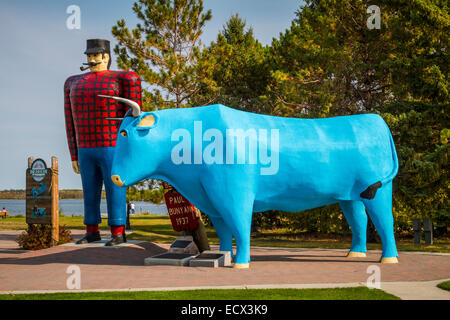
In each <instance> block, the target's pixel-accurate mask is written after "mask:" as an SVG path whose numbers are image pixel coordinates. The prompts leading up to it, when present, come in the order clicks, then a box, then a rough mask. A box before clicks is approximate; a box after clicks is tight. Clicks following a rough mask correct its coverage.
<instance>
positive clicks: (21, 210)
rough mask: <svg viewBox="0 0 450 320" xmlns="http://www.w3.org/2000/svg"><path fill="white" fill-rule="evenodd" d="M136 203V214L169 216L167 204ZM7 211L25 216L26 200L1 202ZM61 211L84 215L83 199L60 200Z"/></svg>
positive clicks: (103, 207)
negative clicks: (145, 213)
mask: <svg viewBox="0 0 450 320" xmlns="http://www.w3.org/2000/svg"><path fill="white" fill-rule="evenodd" d="M133 203H134V210H135V213H140V212H149V213H150V214H157V215H167V214H168V212H167V207H166V205H165V204H154V203H151V202H143V201H136V202H133ZM3 208H5V209H6V211H9V214H10V215H13V216H14V215H18V214H21V215H23V216H25V200H1V199H0V210H3ZM59 210H60V211H62V214H63V215H65V216H71V215H72V214H73V215H75V216H82V215H84V202H83V199H62V200H59ZM100 212H101V213H105V214H106V213H107V212H108V210H107V209H106V199H102V201H101V203H100Z"/></svg>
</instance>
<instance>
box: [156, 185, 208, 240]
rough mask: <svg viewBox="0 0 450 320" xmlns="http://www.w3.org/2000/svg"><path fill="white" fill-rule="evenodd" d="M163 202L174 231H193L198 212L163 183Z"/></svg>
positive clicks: (198, 216)
mask: <svg viewBox="0 0 450 320" xmlns="http://www.w3.org/2000/svg"><path fill="white" fill-rule="evenodd" d="M163 186H164V189H165V190H166V191H165V193H164V200H165V201H166V206H167V211H168V212H169V216H170V221H171V222H172V228H173V230H175V231H178V232H180V231H186V230H190V231H192V230H195V229H197V227H198V221H199V220H200V211H199V210H198V209H197V208H195V207H194V205H193V204H192V203H190V202H189V201H188V200H187V199H186V198H185V197H183V196H182V195H181V193H179V192H178V191H177V190H175V188H174V187H172V186H171V185H170V184H168V183H167V182H163Z"/></svg>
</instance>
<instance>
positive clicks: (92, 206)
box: [64, 39, 142, 246]
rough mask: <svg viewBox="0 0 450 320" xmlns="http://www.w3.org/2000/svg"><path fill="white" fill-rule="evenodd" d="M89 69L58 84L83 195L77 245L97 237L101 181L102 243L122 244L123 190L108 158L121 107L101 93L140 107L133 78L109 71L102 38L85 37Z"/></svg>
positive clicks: (138, 84) (111, 154) (138, 90)
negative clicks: (106, 233) (105, 228)
mask: <svg viewBox="0 0 450 320" xmlns="http://www.w3.org/2000/svg"><path fill="white" fill-rule="evenodd" d="M84 53H85V54H86V56H87V63H84V65H86V67H81V68H80V69H81V71H84V70H87V69H90V72H87V73H83V74H79V75H74V76H71V77H69V78H68V79H67V80H66V82H65V84H64V114H65V122H66V132H67V141H68V144H69V150H70V156H71V160H72V167H73V170H74V171H75V173H79V174H81V181H82V185H83V196H84V224H85V225H86V234H85V235H84V237H83V238H82V239H81V240H79V241H77V244H82V243H90V242H93V241H98V240H101V237H100V233H99V228H98V225H99V224H100V223H101V220H102V219H101V216H100V200H101V193H102V185H103V183H104V185H105V190H106V201H107V209H108V225H109V226H110V228H111V234H112V237H111V240H110V241H109V242H107V243H106V246H115V245H118V244H120V243H123V242H126V237H125V224H126V188H119V187H118V186H116V185H115V184H114V183H113V182H112V181H111V175H112V174H111V167H112V160H113V157H114V153H115V149H116V148H115V146H116V139H117V134H118V132H119V127H120V123H121V118H123V117H124V116H125V113H126V111H127V108H128V107H126V105H125V104H122V103H121V102H119V101H117V100H114V99H109V98H105V97H101V96H99V95H112V96H120V97H124V98H126V99H128V100H131V101H134V102H136V103H137V105H138V106H139V107H141V106H142V98H141V94H142V89H141V81H140V80H139V77H138V76H137V75H136V74H135V73H133V72H128V71H111V70H109V67H110V65H111V56H110V43H109V41H108V40H103V39H89V40H87V48H86V51H85V52H84Z"/></svg>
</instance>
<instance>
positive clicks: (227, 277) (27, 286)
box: [0, 230, 450, 299]
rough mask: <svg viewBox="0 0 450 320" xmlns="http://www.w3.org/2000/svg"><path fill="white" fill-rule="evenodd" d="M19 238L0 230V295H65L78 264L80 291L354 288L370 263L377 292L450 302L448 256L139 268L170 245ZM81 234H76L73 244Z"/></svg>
mask: <svg viewBox="0 0 450 320" xmlns="http://www.w3.org/2000/svg"><path fill="white" fill-rule="evenodd" d="M20 233H21V232H19V231H0V293H6V292H15V293H19V292H43V291H45V292H50V291H67V287H66V281H67V278H68V277H69V276H70V274H67V273H66V271H67V268H68V267H69V266H71V265H77V266H79V267H80V270H81V289H82V290H83V291H84V290H95V291H99V290H100V291H110V290H176V289H197V288H211V287H213V288H288V287H289V288H308V287H315V288H320V287H343V286H358V285H365V284H366V282H367V279H368V277H369V276H370V275H371V272H369V273H368V272H367V269H368V267H369V266H371V265H375V266H378V267H379V268H380V271H381V282H382V284H381V289H383V290H385V291H387V292H389V293H392V294H394V295H396V296H398V297H400V298H403V299H428V298H431V299H450V297H449V293H448V292H446V291H444V290H441V289H439V288H436V287H435V284H437V283H440V282H442V281H444V280H446V279H449V278H450V254H436V253H412V252H411V253H409V252H408V253H400V256H399V261H400V263H399V264H380V263H378V260H379V258H380V254H381V253H380V252H379V251H369V252H368V254H367V257H366V258H352V259H348V258H346V257H345V255H346V252H347V250H334V249H291V248H257V247H253V248H252V250H251V254H252V257H251V259H252V262H251V264H250V269H244V270H238V269H233V268H217V269H213V268H205V267H198V268H191V267H176V266H144V259H145V258H147V257H149V256H153V255H156V254H158V253H162V252H165V251H166V250H167V249H168V247H169V245H167V244H155V243H150V242H133V243H129V244H127V245H126V246H121V247H119V248H106V247H100V246H98V245H97V246H95V245H93V246H89V245H84V246H74V245H63V246H57V247H53V248H49V249H45V250H39V251H26V250H20V249H19V248H18V246H17V243H16V242H15V239H17V236H18V235H19V234H20ZM83 233H84V232H83V231H81V230H73V235H74V237H75V238H76V239H78V238H80V237H81V235H82V234H83ZM107 234H108V233H104V236H105V235H107ZM213 248H215V247H214V246H213Z"/></svg>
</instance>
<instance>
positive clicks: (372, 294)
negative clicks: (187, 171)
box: [0, 287, 399, 300]
mask: <svg viewBox="0 0 450 320" xmlns="http://www.w3.org/2000/svg"><path fill="white" fill-rule="evenodd" d="M0 300H399V298H398V297H396V296H393V295H391V294H388V293H386V292H384V291H382V290H378V289H368V288H366V287H356V288H335V289H214V290H213V289H208V290H185V291H133V292H117V291H112V292H81V293H49V294H16V295H12V294H6V295H0Z"/></svg>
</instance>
